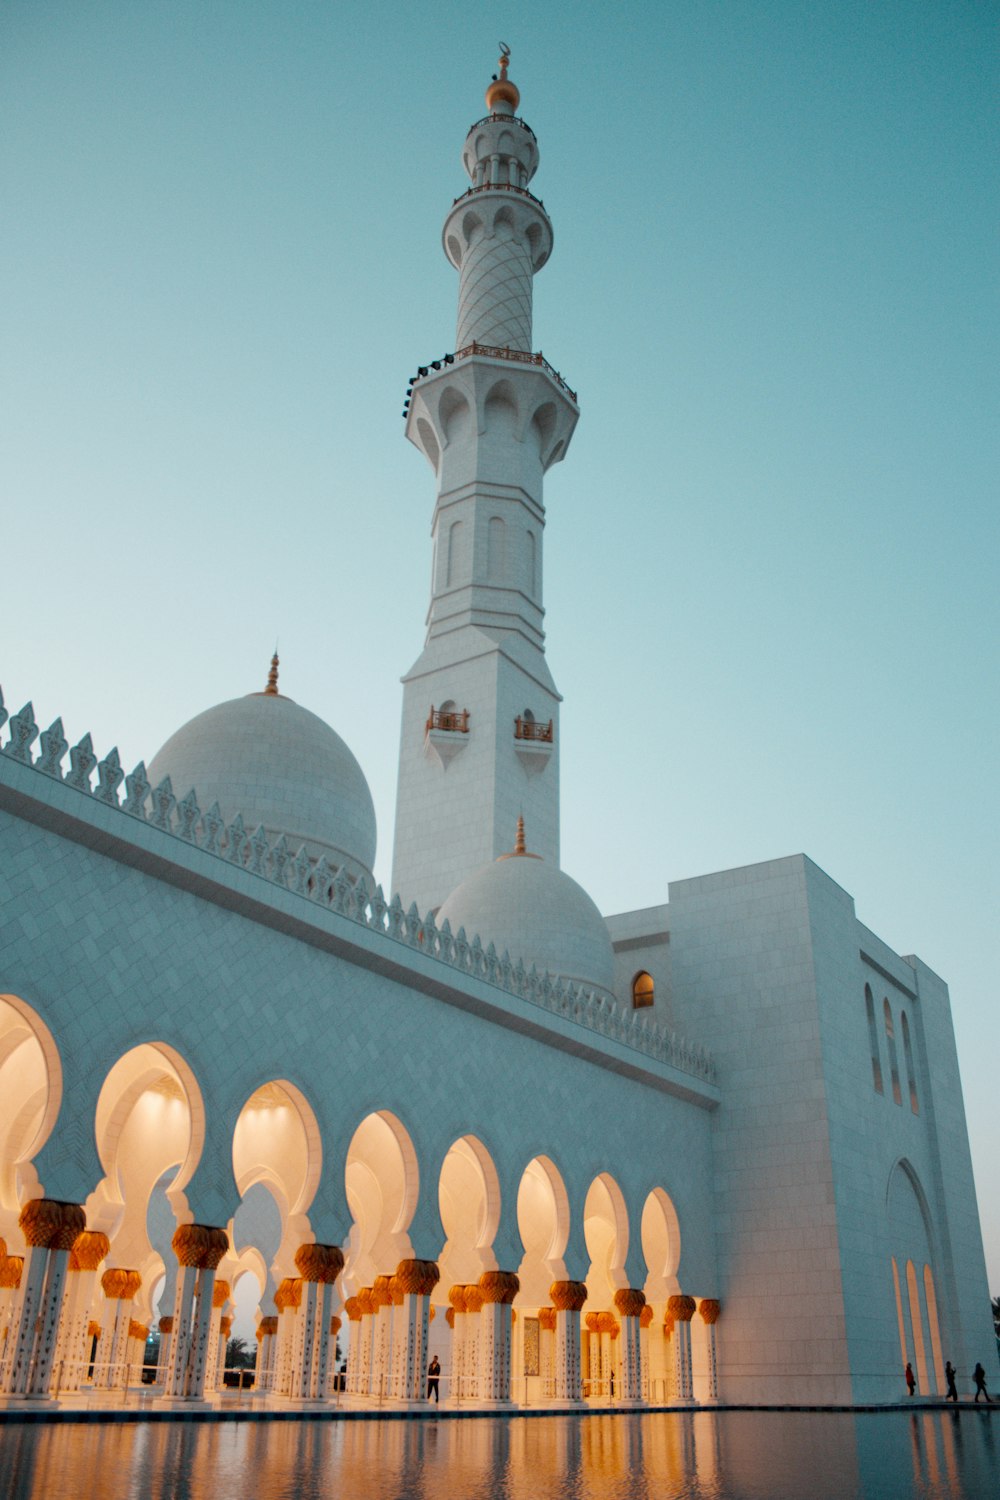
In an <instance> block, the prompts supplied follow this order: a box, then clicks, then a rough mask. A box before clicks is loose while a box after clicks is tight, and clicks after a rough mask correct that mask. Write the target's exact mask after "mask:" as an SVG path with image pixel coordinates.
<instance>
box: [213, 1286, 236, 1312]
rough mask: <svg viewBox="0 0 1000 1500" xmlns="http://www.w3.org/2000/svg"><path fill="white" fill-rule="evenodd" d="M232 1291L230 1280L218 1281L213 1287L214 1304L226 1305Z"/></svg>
mask: <svg viewBox="0 0 1000 1500" xmlns="http://www.w3.org/2000/svg"><path fill="white" fill-rule="evenodd" d="M231 1293H232V1287H231V1286H230V1285H229V1282H228V1281H217V1282H216V1283H215V1285H214V1286H213V1288H212V1306H213V1307H225V1305H226V1303H227V1302H228V1301H229V1298H230V1295H231Z"/></svg>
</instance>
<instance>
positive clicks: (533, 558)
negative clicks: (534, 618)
mask: <svg viewBox="0 0 1000 1500" xmlns="http://www.w3.org/2000/svg"><path fill="white" fill-rule="evenodd" d="M537 552H538V549H537V547H536V545H535V533H534V532H533V531H529V532H528V579H527V582H528V597H529V599H534V597H535V594H536V592H537V582H536V570H537V567H538V556H537Z"/></svg>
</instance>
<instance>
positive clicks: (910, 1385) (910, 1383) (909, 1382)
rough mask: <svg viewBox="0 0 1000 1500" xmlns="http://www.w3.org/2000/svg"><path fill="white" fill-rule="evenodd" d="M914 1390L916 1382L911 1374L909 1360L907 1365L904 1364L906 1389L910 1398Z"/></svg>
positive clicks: (911, 1369) (911, 1368)
mask: <svg viewBox="0 0 1000 1500" xmlns="http://www.w3.org/2000/svg"><path fill="white" fill-rule="evenodd" d="M916 1388H917V1382H916V1377H915V1376H914V1374H913V1366H912V1365H911V1364H910V1362H909V1360H907V1363H906V1389H907V1391H908V1392H909V1394H910V1395H911V1396H912V1395H913V1392H914V1391H915V1390H916Z"/></svg>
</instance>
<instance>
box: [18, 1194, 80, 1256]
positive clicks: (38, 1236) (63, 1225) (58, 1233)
mask: <svg viewBox="0 0 1000 1500" xmlns="http://www.w3.org/2000/svg"><path fill="white" fill-rule="evenodd" d="M17 1222H18V1223H19V1224H20V1226H21V1233H22V1234H23V1235H24V1238H25V1240H26V1241H27V1243H28V1244H29V1245H30V1246H32V1248H36V1247H41V1248H44V1249H46V1250H72V1248H73V1246H74V1244H75V1243H76V1240H77V1238H78V1237H79V1236H80V1235H81V1234H82V1233H83V1231H84V1230H85V1229H86V1227H87V1216H86V1214H85V1213H84V1211H83V1209H82V1208H81V1207H80V1205H79V1203H61V1202H59V1201H58V1200H57V1199H55V1198H32V1199H30V1200H29V1202H27V1203H26V1204H25V1205H24V1207H23V1208H22V1209H21V1213H20V1216H19V1218H18V1221H17Z"/></svg>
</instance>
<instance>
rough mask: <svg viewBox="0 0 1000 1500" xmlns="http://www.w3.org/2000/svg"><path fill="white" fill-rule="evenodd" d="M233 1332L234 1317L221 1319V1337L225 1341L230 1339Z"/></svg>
mask: <svg viewBox="0 0 1000 1500" xmlns="http://www.w3.org/2000/svg"><path fill="white" fill-rule="evenodd" d="M232 1331H233V1320H232V1316H229V1317H226V1318H220V1319H219V1333H220V1334H221V1336H222V1337H223V1338H224V1339H228V1337H229V1335H230V1334H231V1333H232Z"/></svg>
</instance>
